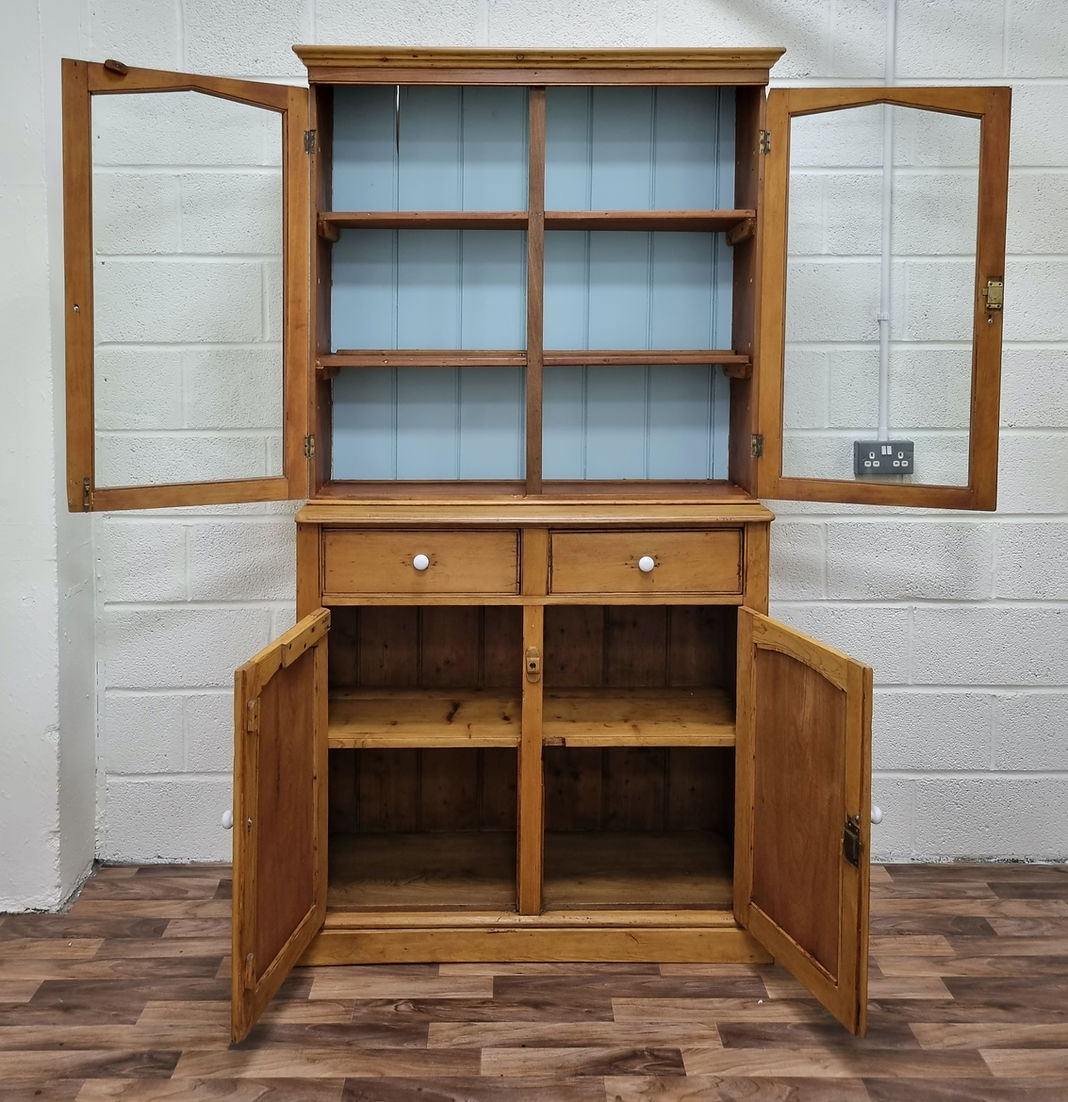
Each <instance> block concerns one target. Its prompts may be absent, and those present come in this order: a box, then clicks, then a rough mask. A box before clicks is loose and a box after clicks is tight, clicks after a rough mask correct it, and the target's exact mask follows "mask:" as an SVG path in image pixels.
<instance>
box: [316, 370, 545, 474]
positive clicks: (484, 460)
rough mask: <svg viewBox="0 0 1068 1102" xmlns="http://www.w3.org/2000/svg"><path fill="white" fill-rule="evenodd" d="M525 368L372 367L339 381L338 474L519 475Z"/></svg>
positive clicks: (336, 391) (336, 405)
mask: <svg viewBox="0 0 1068 1102" xmlns="http://www.w3.org/2000/svg"><path fill="white" fill-rule="evenodd" d="M525 380H526V372H525V371H524V370H523V369H521V368H510V367H501V368H494V367H489V368H475V367H468V368H371V369H353V370H348V371H342V372H341V373H340V374H339V375H338V376H337V378H336V379H335V380H334V391H333V394H334V434H333V477H334V478H337V479H372V480H375V479H430V480H440V479H519V478H522V477H523V473H524V466H525V463H524V461H525V458H526V439H525V435H524V405H523V398H524V391H525V387H526V381H525Z"/></svg>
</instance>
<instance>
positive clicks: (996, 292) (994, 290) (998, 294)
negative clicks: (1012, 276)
mask: <svg viewBox="0 0 1068 1102" xmlns="http://www.w3.org/2000/svg"><path fill="white" fill-rule="evenodd" d="M982 294H983V298H985V299H986V308H987V309H988V310H1001V309H1002V308H1003V307H1004V306H1005V280H1003V279H988V280H987V281H986V286H985V287H984V288H983V292H982Z"/></svg>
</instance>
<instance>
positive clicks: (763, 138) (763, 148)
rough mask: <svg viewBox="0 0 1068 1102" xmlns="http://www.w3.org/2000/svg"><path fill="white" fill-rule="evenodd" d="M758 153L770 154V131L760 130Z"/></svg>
mask: <svg viewBox="0 0 1068 1102" xmlns="http://www.w3.org/2000/svg"><path fill="white" fill-rule="evenodd" d="M760 152H761V153H770V152H771V131H770V130H761V131H760Z"/></svg>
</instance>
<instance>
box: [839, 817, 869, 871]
mask: <svg viewBox="0 0 1068 1102" xmlns="http://www.w3.org/2000/svg"><path fill="white" fill-rule="evenodd" d="M863 848H864V843H863V842H862V841H861V840H860V823H859V822H858V821H857V820H856V818H853V819H846V825H845V830H843V831H842V856H843V857H845V859H846V860H847V861H848V862H849V863H850V864H851V865H852V866H853V868H855V869H856V868H860V854H861V851H862V850H863Z"/></svg>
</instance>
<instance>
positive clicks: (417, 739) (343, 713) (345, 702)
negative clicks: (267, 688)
mask: <svg viewBox="0 0 1068 1102" xmlns="http://www.w3.org/2000/svg"><path fill="white" fill-rule="evenodd" d="M521 711H522V710H521V705H520V701H519V698H518V697H515V696H509V695H508V694H507V693H506V692H504V691H503V690H502V691H500V692H492V691H489V692H483V691H479V690H462V691H456V692H451V691H449V690H441V689H435V690H429V691H422V692H420V691H416V690H407V689H364V690H342V691H339V692H332V693H331V694H330V725H329V733H328V743H329V745H330V748H331V749H334V750H342V749H344V750H357V749H367V748H369V747H373V748H374V749H380V750H384V749H386V748H389V747H426V748H432V749H450V748H455V747H460V746H463V747H480V746H505V747H508V746H518V745H519V729H520V716H521Z"/></svg>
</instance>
